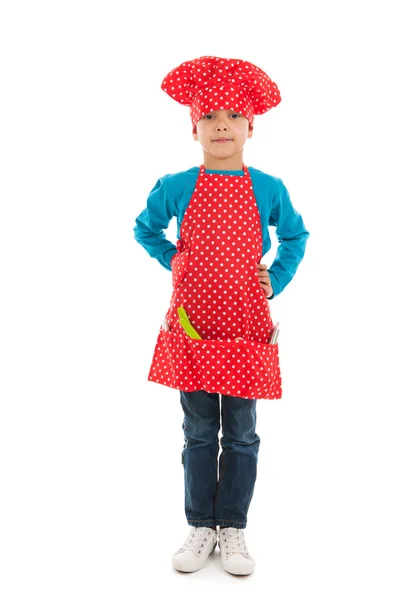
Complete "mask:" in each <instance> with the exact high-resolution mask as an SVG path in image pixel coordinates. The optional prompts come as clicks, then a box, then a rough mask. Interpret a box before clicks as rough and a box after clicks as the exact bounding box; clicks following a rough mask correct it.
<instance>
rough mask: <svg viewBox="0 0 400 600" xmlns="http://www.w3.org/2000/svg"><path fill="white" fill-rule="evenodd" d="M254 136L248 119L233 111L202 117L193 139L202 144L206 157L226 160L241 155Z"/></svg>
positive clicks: (222, 111) (217, 112)
mask: <svg viewBox="0 0 400 600" xmlns="http://www.w3.org/2000/svg"><path fill="white" fill-rule="evenodd" d="M252 135H253V129H250V128H249V122H248V120H247V119H246V117H244V116H243V115H240V114H239V113H237V112H234V111H231V110H215V111H213V112H210V113H208V114H207V115H204V116H203V117H201V119H200V121H198V123H197V125H196V130H195V131H194V133H193V138H194V139H195V140H196V141H199V142H200V144H201V146H202V148H203V152H204V153H205V155H209V156H210V157H212V158H215V159H220V160H226V159H228V158H233V157H234V156H235V155H241V154H242V153H243V147H244V145H245V143H246V140H247V139H248V138H251V136H252Z"/></svg>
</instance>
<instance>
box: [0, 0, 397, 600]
mask: <svg viewBox="0 0 400 600" xmlns="http://www.w3.org/2000/svg"><path fill="white" fill-rule="evenodd" d="M395 4H396V3H395V2H388V1H384V0H383V1H382V0H381V1H380V2H369V1H368V0H366V1H364V2H361V1H360V2H356V1H352V0H347V1H346V2H340V1H336V2H329V3H328V2H323V1H310V0H303V1H302V2H295V1H294V0H293V1H292V2H289V1H285V0H280V1H279V2H268V1H266V2H260V3H258V2H255V1H254V0H249V1H248V2H235V1H232V2H227V3H209V2H207V1H206V2H202V3H190V2H187V1H181V2H179V1H171V2H165V3H163V4H161V3H160V5H157V4H154V3H153V4H151V3H140V2H139V3H135V2H133V1H132V2H128V1H125V2H123V1H118V0H113V1H112V2H111V1H109V2H106V1H97V2H94V1H89V0H80V1H74V0H69V1H68V2H61V1H59V2H57V1H53V2H50V1H48V2H44V1H37V2H19V1H17V0H15V1H12V2H11V1H9V2H7V1H5V2H2V4H1V11H0V60H1V72H0V85H1V89H2V91H1V94H0V103H1V110H0V119H1V133H0V144H1V218H0V228H1V230H0V244H1V248H0V256H1V273H0V283H1V297H0V302H1V312H0V318H1V334H0V343H1V364H0V368H1V420H0V434H1V435H0V451H1V453H0V461H1V473H0V482H1V488H2V489H1V495H0V503H1V507H0V519H1V530H0V548H1V553H2V556H1V564H2V569H1V570H2V575H1V579H0V592H1V594H0V595H1V597H2V599H3V600H13V599H17V598H18V599H21V600H22V599H24V600H27V599H30V598H41V600H45V599H46V600H47V599H52V600H53V599H54V598H57V600H63V599H71V598H74V599H76V600H78V599H79V600H81V599H82V600H83V599H84V600H87V599H91V598H93V599H96V600H103V599H104V600H105V599H107V600H108V599H110V600H111V599H112V600H114V599H116V598H117V599H118V600H125V599H128V598H134V597H136V598H138V597H140V598H150V597H156V596H157V595H158V594H163V595H164V596H168V597H171V598H178V599H180V598H188V597H190V598H200V597H202V598H203V597H204V595H205V594H215V593H217V594H221V593H224V594H227V596H225V597H229V598H243V597H244V596H247V597H255V593H256V592H261V593H262V594H263V595H265V597H267V598H269V599H270V600H286V599H291V600H293V599H295V598H298V597H305V598H308V599H309V600H314V599H315V600H320V599H321V598H323V599H324V600H328V599H331V598H332V599H335V600H336V599H337V598H342V599H354V598H363V599H370V598H371V599H372V598H374V599H375V598H385V600H391V599H393V600H394V599H396V600H398V598H399V595H400V587H399V580H398V569H399V558H400V556H399V543H398V540H399V536H400V527H399V525H400V523H399V509H398V507H399V506H400V494H399V460H398V459H399V454H400V452H399V450H400V448H399V445H400V444H399V434H398V431H399V415H400V410H399V400H400V394H399V386H398V346H397V339H398V335H399V328H398V316H397V311H398V299H397V296H396V293H395V289H397V287H398V281H397V280H398V264H399V251H398V246H397V237H398V234H397V229H398V227H397V219H398V217H397V214H398V203H399V185H398V173H399V151H398V150H399V145H398V144H399V142H398V140H399V117H398V109H399V104H400V97H399V85H398V58H396V56H397V57H398V55H399V50H400V49H399V47H398V26H397V24H396V23H397V19H396V18H395V14H394V8H395ZM261 7H262V11H263V12H262V13H261V12H260V9H261ZM205 54H211V55H216V56H224V57H234V58H244V59H246V60H249V61H251V62H254V63H255V64H257V65H259V66H260V67H261V68H263V69H265V71H266V72H267V73H268V74H269V75H270V77H271V78H272V79H273V80H274V81H276V82H277V84H278V86H279V88H280V90H281V93H282V103H281V104H280V105H279V107H277V108H276V109H273V110H272V111H271V112H269V113H267V115H264V116H262V117H256V122H255V134H254V137H253V139H251V140H249V141H248V143H247V146H246V149H245V162H246V164H248V165H252V166H254V167H256V168H259V169H261V170H263V171H266V172H268V173H271V174H273V175H276V176H278V177H281V178H282V179H283V181H284V183H285V184H286V186H287V187H288V189H289V191H290V194H291V197H292V201H293V203H294V205H295V207H296V208H297V209H298V210H299V211H300V212H301V213H302V215H303V217H304V220H305V223H306V226H307V228H308V229H309V230H310V232H311V236H310V238H309V244H308V247H307V252H306V256H305V259H304V261H303V263H302V264H301V265H300V267H299V270H298V272H297V274H296V276H295V278H294V279H293V281H292V282H291V284H290V285H289V286H288V287H287V288H286V289H285V290H284V292H283V293H282V294H281V295H280V296H278V297H277V298H276V299H274V300H273V301H272V302H271V310H272V312H273V317H274V319H275V320H279V322H280V323H281V330H282V331H281V337H280V355H281V365H282V371H283V383H284V398H283V399H282V400H281V401H276V402H268V401H263V402H261V401H260V402H259V403H258V433H259V435H260V437H261V446H260V455H259V470H258V479H257V483H256V491H255V495H254V498H253V501H252V504H251V506H250V510H249V522H248V527H247V529H246V539H247V542H248V546H249V550H250V552H251V554H253V556H254V557H255V559H256V570H255V571H254V574H253V575H252V576H251V577H248V578H235V577H232V576H230V575H228V574H227V573H225V572H224V571H223V569H222V566H221V564H220V562H219V553H218V552H216V553H215V554H214V555H213V556H212V557H210V559H209V560H208V562H207V563H206V566H205V567H204V568H203V569H202V570H201V571H199V572H197V573H195V574H193V575H182V574H178V573H176V572H175V571H174V570H173V569H172V567H171V555H172V553H173V552H174V551H175V550H177V549H178V547H179V546H180V545H181V544H182V543H183V541H184V539H185V537H186V535H187V532H188V526H187V523H186V519H185V516H184V505H183V468H182V465H181V463H180V459H181V448H182V445H183V437H182V429H181V423H182V414H181V407H180V404H179V397H178V392H177V391H175V390H170V389H169V388H163V387H162V386H158V385H156V384H153V383H148V382H147V373H148V368H149V364H150V360H151V356H152V352H153V348H154V344H155V339H156V335H157V332H158V328H159V325H160V322H161V319H162V317H163V316H164V313H165V311H166V308H167V305H168V301H169V297H170V292H171V288H170V286H171V283H170V274H169V273H168V272H167V271H166V270H164V269H163V268H162V267H161V266H160V265H159V264H158V263H157V262H156V261H154V260H152V259H151V258H150V257H149V256H148V255H147V254H146V252H145V251H144V250H143V248H141V247H140V246H139V245H138V244H137V243H136V242H135V241H134V239H133V232H132V228H133V224H134V219H135V218H136V216H137V215H138V214H139V212H140V211H141V210H142V209H143V207H144V206H145V202H146V199H147V195H148V193H149V191H150V189H151V188H152V187H153V186H154V184H155V182H156V180H157V179H158V178H159V177H160V176H162V175H164V174H165V173H173V172H176V171H181V170H185V169H187V168H190V167H192V166H195V165H198V164H200V162H201V159H202V156H201V152H200V147H199V145H198V144H196V143H195V142H194V141H193V140H192V138H191V134H190V119H189V113H188V109H186V108H184V107H181V106H179V105H178V104H177V103H174V102H173V101H172V100H171V99H170V98H169V97H168V96H167V95H166V94H164V93H163V92H162V91H161V89H160V84H161V81H162V79H163V77H164V76H165V74H166V73H167V72H168V71H170V70H171V69H172V68H174V67H175V66H177V65H178V64H180V63H181V62H183V61H185V60H188V59H191V58H196V57H199V56H202V55H205ZM175 231H176V225H175V224H174V223H172V224H171V228H170V229H169V230H168V236H171V239H174V234H175ZM270 254H271V253H270ZM272 260H273V255H272V254H271V256H266V257H265V259H264V261H265V262H266V263H267V265H270V264H271V261H272ZM139 588H141V591H140V592H139V591H138V590H139Z"/></svg>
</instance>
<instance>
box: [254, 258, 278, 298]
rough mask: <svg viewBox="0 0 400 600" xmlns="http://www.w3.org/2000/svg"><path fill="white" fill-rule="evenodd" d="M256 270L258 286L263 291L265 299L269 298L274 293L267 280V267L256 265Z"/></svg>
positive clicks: (268, 279) (269, 281)
mask: <svg viewBox="0 0 400 600" xmlns="http://www.w3.org/2000/svg"><path fill="white" fill-rule="evenodd" d="M257 269H258V279H259V281H260V285H261V287H262V289H263V290H264V293H265V295H266V297H267V298H270V297H271V296H272V295H273V293H274V291H273V289H272V285H271V280H270V278H269V273H268V270H267V265H257Z"/></svg>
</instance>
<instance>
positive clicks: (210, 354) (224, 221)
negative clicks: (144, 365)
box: [149, 165, 282, 400]
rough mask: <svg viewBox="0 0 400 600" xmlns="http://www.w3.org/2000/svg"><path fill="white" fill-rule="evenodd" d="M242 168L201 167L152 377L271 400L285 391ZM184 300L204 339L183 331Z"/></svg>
mask: <svg viewBox="0 0 400 600" xmlns="http://www.w3.org/2000/svg"><path fill="white" fill-rule="evenodd" d="M243 172H244V175H243V176H240V175H226V174H211V173H206V172H205V168H204V165H202V166H201V168H200V172H199V177H198V179H197V182H196V187H195V190H194V193H193V196H192V198H191V200H190V203H189V206H188V208H187V210H186V213H185V216H184V219H183V223H182V226H181V239H180V240H178V243H177V249H178V253H177V254H176V255H175V256H174V258H173V260H172V279H173V288H174V290H173V293H172V297H171V302H170V307H169V310H168V312H167V315H166V319H167V321H168V324H169V327H170V331H168V332H166V331H163V329H162V328H161V329H160V333H159V336H158V340H157V344H156V348H155V351H154V356H153V361H152V365H151V368H150V373H149V380H150V381H154V382H157V383H161V384H163V385H167V386H169V387H173V388H176V389H180V390H183V391H194V390H201V389H202V390H205V391H208V392H219V393H222V394H226V395H230V396H240V397H242V398H249V399H271V400H272V399H279V398H281V395H282V389H281V375H280V367H279V357H278V346H277V344H268V339H269V337H270V334H271V331H272V328H273V323H272V320H271V315H270V310H269V303H268V301H267V300H266V298H265V295H264V292H263V290H262V288H261V286H260V282H259V279H258V274H257V264H258V263H259V262H260V261H261V257H262V255H261V253H262V239H261V225H260V217H259V212H258V208H257V203H256V200H255V198H254V194H253V191H252V189H253V188H252V184H251V177H250V175H249V172H248V169H247V167H246V166H245V165H243ZM180 306H183V307H184V309H185V310H186V312H187V314H188V316H189V319H190V321H191V323H192V325H193V327H194V328H195V329H196V330H197V331H198V333H199V334H200V336H201V338H202V339H201V340H194V339H192V338H190V337H188V336H187V335H186V333H185V332H184V331H183V329H182V327H181V325H180V323H179V316H178V312H177V309H178V307H180ZM237 338H242V339H240V340H238V339H237Z"/></svg>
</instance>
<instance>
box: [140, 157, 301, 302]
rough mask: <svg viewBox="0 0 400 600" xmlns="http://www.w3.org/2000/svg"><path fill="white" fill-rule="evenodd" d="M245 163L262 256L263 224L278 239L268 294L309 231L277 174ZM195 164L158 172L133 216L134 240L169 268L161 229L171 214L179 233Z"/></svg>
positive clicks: (293, 262)
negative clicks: (140, 208)
mask: <svg viewBox="0 0 400 600" xmlns="http://www.w3.org/2000/svg"><path fill="white" fill-rule="evenodd" d="M248 169H249V173H250V177H251V180H252V184H253V192H254V196H255V199H256V202H257V206H258V210H259V213H260V222H261V232H262V255H263V256H264V254H266V253H267V252H268V250H270V248H271V238H270V235H269V230H268V227H269V226H272V227H275V228H276V236H277V239H278V242H279V245H278V248H277V252H276V256H275V258H274V260H273V262H272V264H271V266H270V268H269V269H268V272H269V275H270V279H271V285H272V289H273V292H274V293H273V297H276V296H278V294H280V293H281V292H282V290H283V289H284V288H285V287H286V286H287V284H288V283H289V282H290V281H291V279H292V278H293V276H294V274H295V273H296V270H297V267H298V266H299V264H300V262H301V261H302V259H303V256H304V252H305V247H306V242H307V238H308V236H309V232H308V231H307V230H306V228H305V226H304V222H303V219H302V217H301V215H300V214H299V213H298V212H297V211H296V210H295V208H294V207H293V205H292V202H291V200H290V196H289V193H288V191H287V189H286V187H285V186H284V184H283V182H282V180H281V179H279V178H277V177H273V176H271V175H268V174H267V173H264V172H262V171H259V170H258V169H255V168H254V167H248ZM199 170H200V169H199V167H192V168H191V169H188V170H187V171H181V172H180V173H175V174H169V175H164V176H163V177H161V178H160V179H159V180H158V181H157V183H156V185H155V186H154V188H153V189H152V190H151V192H150V194H149V197H148V199H147V206H146V208H144V210H143V211H142V212H141V213H140V215H139V216H138V217H137V219H136V221H135V226H134V228H133V232H134V237H135V240H136V241H137V242H138V243H139V244H141V245H142V246H143V248H144V249H145V250H146V251H147V252H148V253H149V254H150V256H152V257H153V258H156V259H157V260H158V261H159V262H160V263H161V265H162V266H163V267H165V268H166V269H168V270H169V271H171V264H170V263H171V259H172V257H173V256H174V254H176V252H177V249H176V246H175V245H174V244H173V243H172V242H171V241H170V240H168V239H167V238H166V236H165V233H164V231H165V230H166V229H167V228H168V226H169V224H170V222H171V220H172V219H173V218H174V217H176V219H177V237H178V239H179V237H180V230H181V225H182V221H183V218H184V216H185V211H186V209H187V207H188V205H189V202H190V199H191V197H192V195H193V192H194V189H195V186H196V181H197V178H198V175H199ZM206 173H221V174H225V175H243V171H241V170H240V171H223V170H213V169H206Z"/></svg>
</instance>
